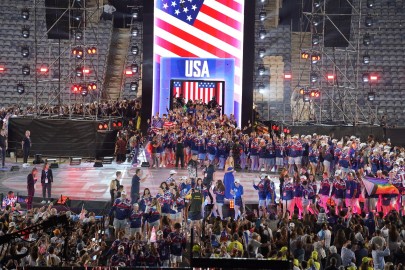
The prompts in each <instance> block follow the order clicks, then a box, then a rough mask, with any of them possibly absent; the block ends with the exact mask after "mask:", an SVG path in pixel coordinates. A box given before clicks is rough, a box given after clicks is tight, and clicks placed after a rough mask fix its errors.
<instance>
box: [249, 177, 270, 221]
mask: <svg viewBox="0 0 405 270" xmlns="http://www.w3.org/2000/svg"><path fill="white" fill-rule="evenodd" d="M259 179H260V181H259V183H257V185H256V183H255V180H252V182H253V188H254V189H255V190H257V195H258V196H259V216H260V217H261V216H262V214H263V211H266V206H267V205H266V196H267V186H268V183H266V181H268V180H269V179H268V177H267V174H261V175H260V177H259Z"/></svg>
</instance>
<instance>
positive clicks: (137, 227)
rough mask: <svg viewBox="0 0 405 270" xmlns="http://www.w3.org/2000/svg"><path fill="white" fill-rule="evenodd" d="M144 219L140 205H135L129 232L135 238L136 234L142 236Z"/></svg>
mask: <svg viewBox="0 0 405 270" xmlns="http://www.w3.org/2000/svg"><path fill="white" fill-rule="evenodd" d="M142 217H143V213H142V212H141V211H139V204H138V203H134V204H133V205H132V211H131V214H130V216H129V231H130V235H131V236H135V234H136V233H139V234H141V235H142Z"/></svg>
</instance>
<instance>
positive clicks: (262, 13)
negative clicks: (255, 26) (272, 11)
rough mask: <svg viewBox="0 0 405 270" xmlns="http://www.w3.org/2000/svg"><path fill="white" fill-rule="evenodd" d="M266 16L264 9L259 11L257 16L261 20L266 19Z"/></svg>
mask: <svg viewBox="0 0 405 270" xmlns="http://www.w3.org/2000/svg"><path fill="white" fill-rule="evenodd" d="M266 16H267V13H266V11H264V10H262V11H260V13H259V18H260V20H261V21H264V20H265V19H266Z"/></svg>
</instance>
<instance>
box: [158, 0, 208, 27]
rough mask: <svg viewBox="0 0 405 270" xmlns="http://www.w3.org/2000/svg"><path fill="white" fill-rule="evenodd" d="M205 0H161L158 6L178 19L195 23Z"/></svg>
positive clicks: (191, 23)
mask: <svg viewBox="0 0 405 270" xmlns="http://www.w3.org/2000/svg"><path fill="white" fill-rule="evenodd" d="M203 4H204V0H159V1H158V8H159V9H160V10H162V11H164V12H166V13H168V14H170V15H172V16H173V17H176V18H177V19H179V20H181V21H183V22H185V23H188V24H190V25H193V24H194V21H195V19H196V18H197V15H198V12H200V9H201V6H202V5H203Z"/></svg>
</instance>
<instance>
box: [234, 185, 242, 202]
mask: <svg viewBox="0 0 405 270" xmlns="http://www.w3.org/2000/svg"><path fill="white" fill-rule="evenodd" d="M232 190H233V192H234V195H233V196H234V198H235V199H236V198H241V197H242V195H243V186H242V185H241V184H239V187H237V186H236V185H235V184H234V185H233V187H232Z"/></svg>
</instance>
